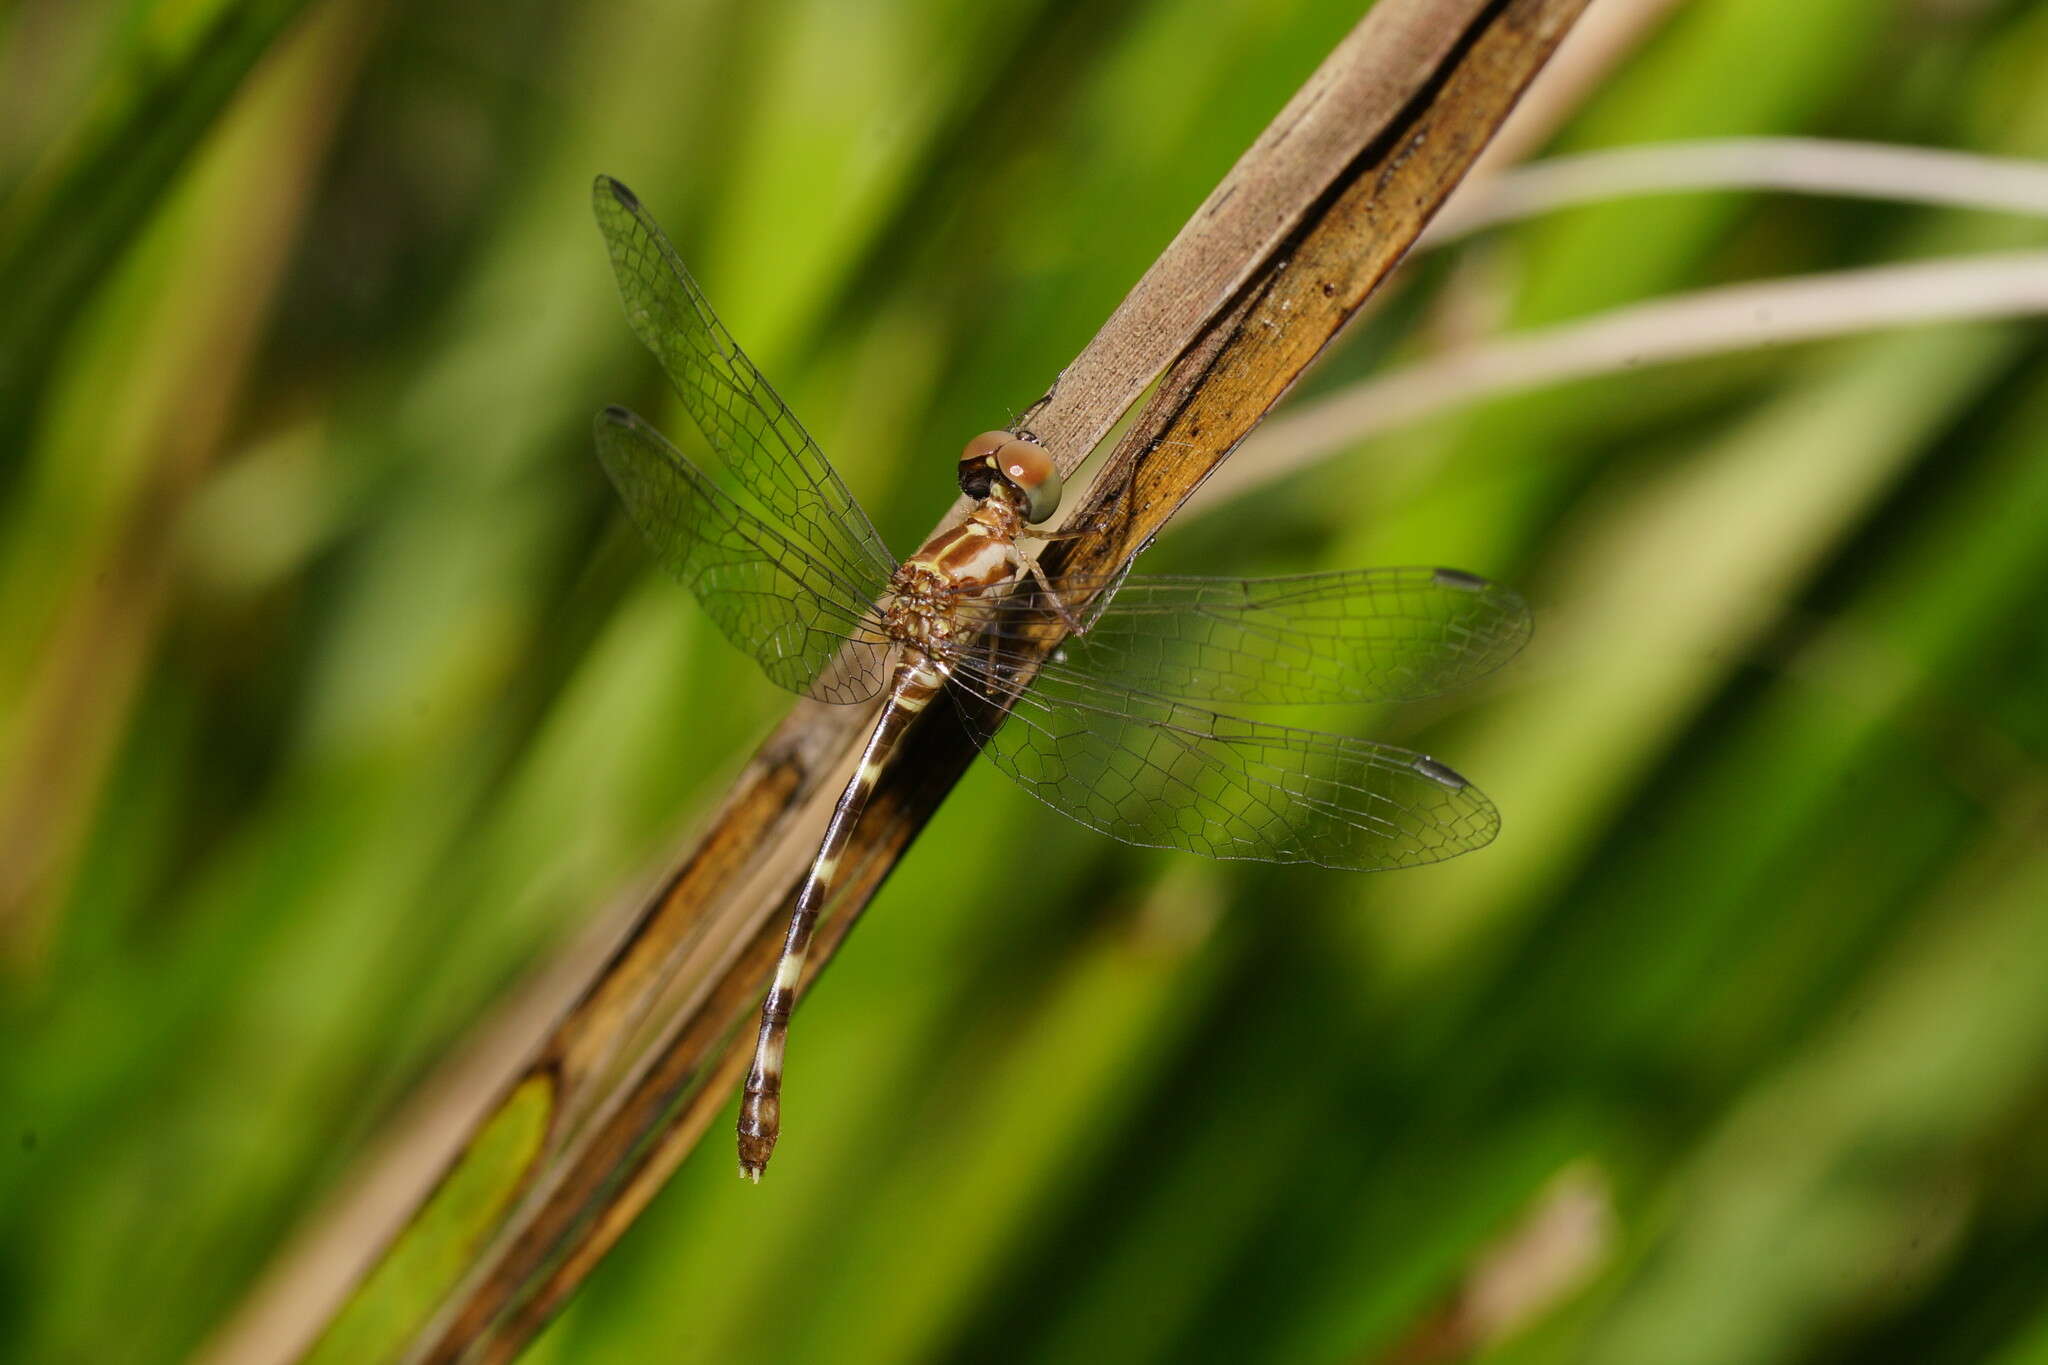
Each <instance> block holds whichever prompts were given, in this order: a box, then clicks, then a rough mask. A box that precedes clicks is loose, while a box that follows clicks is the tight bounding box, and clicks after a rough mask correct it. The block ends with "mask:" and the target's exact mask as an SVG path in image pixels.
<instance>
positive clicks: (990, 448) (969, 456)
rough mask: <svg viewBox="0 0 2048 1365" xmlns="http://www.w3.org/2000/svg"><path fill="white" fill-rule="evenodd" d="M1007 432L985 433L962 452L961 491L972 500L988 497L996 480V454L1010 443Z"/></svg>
mask: <svg viewBox="0 0 2048 1365" xmlns="http://www.w3.org/2000/svg"><path fill="white" fill-rule="evenodd" d="M1010 440H1011V436H1010V433H1009V432H1007V431H984V432H983V433H981V435H979V436H977V437H975V438H974V439H973V440H971V441H969V442H968V443H967V448H966V449H965V450H962V451H961V452H960V491H961V492H963V493H965V494H966V495H967V496H968V497H970V498H985V497H987V496H988V489H989V485H990V484H991V483H993V482H995V479H996V459H995V456H996V452H997V451H999V450H1001V449H1002V448H1003V447H1004V446H1006V445H1008V444H1009V443H1010Z"/></svg>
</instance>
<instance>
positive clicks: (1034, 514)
mask: <svg viewBox="0 0 2048 1365" xmlns="http://www.w3.org/2000/svg"><path fill="white" fill-rule="evenodd" d="M999 485H1007V486H1008V488H1009V490H1010V491H1011V492H1012V493H1014V494H1015V495H1016V496H1015V499H1014V500H1015V502H1016V503H1017V510H1018V515H1020V516H1022V517H1023V518H1024V520H1025V521H1027V522H1029V523H1030V524H1032V525H1033V526H1036V525H1037V524H1038V523H1040V522H1042V521H1047V520H1050V519H1051V517H1052V514H1053V513H1055V512H1057V511H1059V508H1060V471H1059V466H1058V465H1056V464H1054V463H1053V462H1052V455H1051V453H1050V452H1048V451H1047V450H1046V448H1045V447H1044V446H1042V445H1040V444H1038V442H1036V441H1027V440H1025V439H1024V438H1023V437H1021V436H1013V435H1011V434H1010V433H1009V432H1007V431H984V432H983V433H981V435H979V436H977V437H975V438H974V439H973V440H971V441H969V442H968V443H967V448H966V449H965V450H963V451H961V452H960V491H961V492H963V493H965V494H966V495H967V496H968V497H970V498H986V497H988V496H989V495H990V494H991V492H992V491H993V490H994V489H995V488H996V487H997V486H999Z"/></svg>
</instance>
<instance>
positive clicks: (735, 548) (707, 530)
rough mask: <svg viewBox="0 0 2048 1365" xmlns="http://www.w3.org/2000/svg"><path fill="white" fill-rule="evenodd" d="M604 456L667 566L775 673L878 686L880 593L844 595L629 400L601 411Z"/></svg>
mask: <svg viewBox="0 0 2048 1365" xmlns="http://www.w3.org/2000/svg"><path fill="white" fill-rule="evenodd" d="M597 457H598V460H599V461H600V462H601V463H602V464H603V465H604V470H605V473H606V474H608V475H610V476H611V481H612V483H613V484H615V485H616V486H617V487H618V490H619V496H620V497H621V498H622V499H624V500H625V503H626V511H627V513H628V514H629V515H630V516H631V517H632V519H633V524H634V525H636V526H638V527H639V528H640V532H641V534H642V535H644V536H645V537H646V538H647V543H648V544H649V545H650V546H651V547H653V550H654V553H655V557H656V558H657V559H659V560H660V561H661V565H662V567H663V568H665V569H667V570H668V571H669V572H670V573H671V574H673V575H674V576H675V577H676V578H677V579H678V580H680V581H681V582H682V584H683V585H684V586H685V587H687V588H689V590H690V591H691V592H693V593H695V594H696V596H697V600H698V601H699V602H701V603H703V604H704V610H705V611H706V612H707V613H709V614H710V616H711V619H712V620H714V621H716V622H717V623H718V628H719V629H720V630H721V631H723V632H724V633H725V638H726V639H728V640H730V641H732V642H733V643H734V644H736V645H738V646H739V647H740V648H741V649H743V650H745V651H746V652H747V653H749V654H751V655H753V656H754V657H755V658H756V659H758V660H759V661H760V663H761V667H762V668H763V669H764V670H766V671H767V674H768V676H769V677H770V678H772V679H774V681H775V682H777V683H779V684H780V685H781V686H783V687H786V688H788V689H790V690H791V691H792V692H803V693H807V694H808V695H810V696H813V697H816V698H818V699H819V700H820V701H829V702H839V703H844V704H850V703H853V702H861V701H866V700H868V699H869V698H871V697H873V696H875V695H876V694H877V693H879V692H880V691H881V690H882V685H883V683H884V681H886V678H887V662H888V652H889V641H888V637H887V636H885V635H884V634H883V633H882V631H881V629H880V626H879V622H878V621H877V619H876V617H875V615H874V613H873V609H872V608H873V603H872V602H869V601H864V600H862V599H861V598H858V597H855V596H851V595H849V594H848V593H847V591H846V589H845V588H844V586H843V585H842V583H841V581H840V578H839V576H838V574H837V573H835V572H834V571H833V570H831V569H830V568H829V567H827V566H826V565H824V564H821V563H820V562H819V561H818V560H817V559H816V558H815V557H814V556H813V555H812V554H811V553H810V552H809V551H807V550H806V549H805V548H804V547H802V546H798V545H795V544H792V543H791V542H790V541H789V540H787V539H786V538H784V537H783V536H782V535H781V534H780V533H779V532H777V531H776V530H775V529H774V528H772V527H770V526H769V525H768V524H767V523H765V522H763V521H762V520H761V519H760V518H759V517H756V516H755V515H754V514H753V513H751V512H749V511H747V510H746V509H745V508H744V507H741V506H740V505H739V503H738V502H736V501H735V500H734V499H733V498H732V496H731V495H730V494H728V493H726V492H725V491H724V490H723V489H721V488H720V487H718V485H717V484H715V483H713V482H712V481H711V480H710V479H709V478H707V477H706V476H705V474H704V473H703V471H702V470H699V469H698V468H697V467H696V466H695V465H693V464H691V463H690V462H689V460H688V459H686V458H685V457H684V456H683V454H682V452H681V451H679V450H677V449H676V448H675V447H674V446H672V445H670V444H669V443H668V442H667V441H666V440H664V439H663V438H662V435H661V433H660V432H658V431H656V430H655V429H654V428H653V427H651V426H649V425H647V423H645V422H643V421H641V420H640V419H639V418H638V417H635V416H634V415H633V414H632V413H630V412H628V411H626V410H625V409H624V408H616V407H614V408H606V409H605V410H604V411H603V412H601V413H599V414H598V416H597Z"/></svg>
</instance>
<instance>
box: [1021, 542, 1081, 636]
mask: <svg viewBox="0 0 2048 1365" xmlns="http://www.w3.org/2000/svg"><path fill="white" fill-rule="evenodd" d="M1024 562H1025V565H1026V566H1027V567H1028V568H1029V570H1030V572H1031V577H1032V580H1033V581H1034V582H1036V583H1037V584H1038V586H1039V587H1040V588H1042V589H1044V590H1045V600H1046V601H1047V602H1049V603H1051V604H1052V609H1053V614H1054V615H1056V616H1058V617H1059V618H1060V624H1061V625H1063V626H1065V627H1066V628H1067V629H1068V630H1070V631H1072V632H1073V633H1074V634H1076V635H1086V634H1087V633H1088V627H1087V626H1085V625H1083V624H1082V623H1081V619H1080V618H1079V617H1077V616H1075V615H1074V613H1073V612H1071V611H1069V610H1068V609H1067V604H1066V601H1065V599H1064V598H1062V597H1061V596H1060V595H1059V593H1058V592H1057V591H1055V590H1054V588H1053V586H1052V584H1051V582H1049V581H1048V580H1047V579H1046V576H1045V570H1044V569H1041V568H1039V567H1038V561H1037V560H1035V559H1027V560H1025V561H1024Z"/></svg>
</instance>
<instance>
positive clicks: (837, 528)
mask: <svg viewBox="0 0 2048 1365" xmlns="http://www.w3.org/2000/svg"><path fill="white" fill-rule="evenodd" d="M591 200H592V206H593V208H594V209H595V211H596V214H597V224H598V228H599V229H600V230H601V231H602V232H603V233H604V239H605V244H606V247H607V248H608V249H609V251H610V253H611V260H612V271H613V273H614V274H616V275H617V276H618V281H619V294H620V296H621V297H622V298H623V299H624V300H625V304H626V316H627V318H628V320H629V321H630V322H631V323H632V326H633V332H634V334H635V335H636V336H638V337H639V338H640V340H641V341H642V342H644V343H645V344H646V346H647V349H648V350H650V351H653V352H654V354H655V357H656V358H657V359H658V360H660V361H661V367H662V369H663V370H665V371H667V373H668V377H669V382H670V383H672V384H674V385H675V389H676V392H677V393H678V394H680V395H681V396H682V400H683V406H684V407H685V408H687V409H688V410H689V413H690V416H691V418H692V419H694V420H695V421H696V423H697V425H698V427H699V428H700V429H701V430H702V431H703V433H704V438H705V440H707V441H709V442H710V443H711V446H712V448H713V449H714V450H716V451H717V452H718V454H719V458H720V459H721V460H722V461H723V462H724V464H725V467H726V468H727V469H728V470H730V471H731V473H732V476H733V478H734V479H735V480H737V481H738V483H739V485H740V487H741V488H742V490H744V491H745V493H746V494H747V495H748V496H749V497H750V498H752V499H754V500H755V502H756V503H758V505H759V509H760V511H761V512H762V514H763V515H764V516H765V517H766V518H767V519H768V520H769V521H771V522H773V523H776V524H778V525H779V526H780V528H781V529H782V530H783V531H784V532H785V533H786V534H787V536H788V538H789V539H792V540H795V541H798V542H800V543H801V544H803V545H804V546H805V547H806V548H807V549H808V550H809V552H810V554H811V556H812V558H814V559H815V560H816V561H817V562H818V563H819V564H820V565H821V566H823V567H825V568H827V569H829V570H830V572H831V573H832V575H833V577H834V578H836V579H837V580H838V581H839V582H840V584H841V587H842V591H844V592H845V593H847V594H848V595H849V596H854V597H859V598H861V599H863V600H865V601H873V600H874V599H875V598H876V597H878V596H880V595H881V593H882V591H883V590H884V589H885V588H886V587H887V586H888V582H889V577H890V575H891V574H892V573H893V572H894V571H895V568H896V561H895V559H894V557H892V556H891V555H890V553H889V547H888V546H887V545H886V544H884V543H883V541H882V537H881V535H880V534H879V533H878V532H877V531H876V530H875V527H874V523H872V522H870V521H869V520H868V517H867V513H865V512H863V511H862V510H861V508H860V504H859V503H857V502H855V501H854V498H853V494H852V493H850V492H849V491H847V487H846V485H845V484H844V483H842V482H841V481H840V478H839V475H838V473H837V472H836V471H834V470H833V468H832V465H831V462H830V461H828V460H827V459H826V458H825V454H824V452H823V451H821V450H820V449H818V443H817V442H816V441H813V440H812V439H811V438H810V436H809V434H808V433H806V432H805V431H804V429H803V425H802V424H801V423H799V422H798V421H797V420H796V416H795V414H793V413H792V412H790V410H789V408H788V407H787V406H786V405H785V404H784V403H783V401H782V399H781V398H780V397H779V396H778V395H777V394H776V392H775V390H774V389H773V388H772V387H770V385H769V383H768V381H767V380H766V379H765V378H763V377H762V375H761V372H760V371H759V370H757V369H755V368H754V365H753V362H752V361H750V360H748V359H747V357H746V355H745V354H744V353H743V352H742V351H741V350H740V348H739V346H738V344H737V343H735V342H734V341H733V339H732V335H731V334H730V333H729V332H727V331H726V330H725V328H724V326H723V325H722V324H721V323H720V322H719V321H718V316H717V314H715V313H713V312H712V311H711V305H710V303H708V302H707V301H706V300H705V298H704V291H703V290H701V289H699V288H698V287H697V282H696V281H695V280H693V279H691V278H690V272H689V271H688V270H686V269H684V267H683V261H682V257H680V256H679V255H677V254H676V249H675V247H674V246H673V245H671V244H670V242H669V240H668V238H667V237H666V236H665V235H664V234H663V233H662V231H661V229H660V228H659V227H658V226H656V224H655V222H654V219H653V218H652V217H651V216H649V214H648V212H647V210H646V209H645V208H643V207H642V206H641V204H640V201H639V200H638V199H637V198H635V197H634V195H633V192H632V191H631V190H629V189H627V188H626V187H625V186H624V185H621V184H620V183H619V182H618V181H616V180H613V179H612V178H611V177H609V176H602V175H601V176H599V177H598V178H597V183H596V185H595V187H594V188H593V190H592V195H591Z"/></svg>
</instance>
